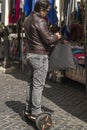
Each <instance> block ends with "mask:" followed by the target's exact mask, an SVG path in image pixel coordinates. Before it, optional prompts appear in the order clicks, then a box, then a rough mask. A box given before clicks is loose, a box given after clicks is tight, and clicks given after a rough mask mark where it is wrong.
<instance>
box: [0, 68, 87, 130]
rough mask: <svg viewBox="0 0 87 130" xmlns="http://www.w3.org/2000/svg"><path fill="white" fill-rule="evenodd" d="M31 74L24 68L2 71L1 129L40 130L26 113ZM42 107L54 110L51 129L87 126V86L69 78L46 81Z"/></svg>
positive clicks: (71, 129)
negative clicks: (31, 122)
mask: <svg viewBox="0 0 87 130" xmlns="http://www.w3.org/2000/svg"><path fill="white" fill-rule="evenodd" d="M27 79H28V76H27V74H25V73H22V72H21V71H20V70H16V71H15V72H14V73H11V74H4V73H3V74H2V73H1V74H0V130H37V129H36V128H35V127H34V126H32V124H30V123H29V122H27V121H26V120H25V118H24V117H23V109H24V107H25V99H26V85H27ZM42 107H43V109H44V110H46V111H48V112H51V114H52V120H53V126H52V128H51V130H87V94H86V92H85V86H83V85H81V84H79V83H75V82H72V81H70V80H66V81H65V82H63V83H53V82H50V81H48V82H47V83H46V86H45V89H44V92H43V97H42Z"/></svg>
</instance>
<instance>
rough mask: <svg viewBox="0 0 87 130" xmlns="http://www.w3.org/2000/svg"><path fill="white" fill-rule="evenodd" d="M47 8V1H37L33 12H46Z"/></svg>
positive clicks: (48, 3)
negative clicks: (41, 10)
mask: <svg viewBox="0 0 87 130" xmlns="http://www.w3.org/2000/svg"><path fill="white" fill-rule="evenodd" d="M49 6H50V2H49V0H38V1H37V2H36V4H35V6H34V11H36V12H39V11H40V9H43V10H46V9H47V8H48V7H49Z"/></svg>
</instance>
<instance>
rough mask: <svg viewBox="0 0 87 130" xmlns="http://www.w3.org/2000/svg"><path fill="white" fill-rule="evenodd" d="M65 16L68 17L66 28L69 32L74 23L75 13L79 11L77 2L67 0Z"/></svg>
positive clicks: (75, 0)
mask: <svg viewBox="0 0 87 130" xmlns="http://www.w3.org/2000/svg"><path fill="white" fill-rule="evenodd" d="M65 8H66V11H67V12H66V11H65V15H66V14H67V15H66V26H67V30H68V31H70V30H69V27H70V25H71V24H72V21H73V16H74V12H75V11H76V10H77V9H78V7H77V0H65Z"/></svg>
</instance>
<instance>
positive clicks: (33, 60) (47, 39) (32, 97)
mask: <svg viewBox="0 0 87 130" xmlns="http://www.w3.org/2000/svg"><path fill="white" fill-rule="evenodd" d="M50 6H51V5H50V3H49V1H48V0H39V1H37V2H36V4H35V6H34V11H33V12H31V14H30V15H29V16H28V17H27V18H26V19H25V22H24V28H25V34H26V37H27V39H28V45H29V53H28V54H27V56H26V57H27V60H28V61H29V65H30V67H31V68H30V71H31V72H32V75H31V76H30V77H29V79H30V80H29V83H30V85H29V86H28V89H27V99H26V113H27V114H31V117H33V116H38V114H40V113H42V110H41V98H42V91H43V89H44V85H45V79H46V75H47V72H48V53H49V48H50V46H51V45H52V44H55V42H56V41H58V40H59V39H60V38H61V35H60V34H59V33H56V34H54V35H53V34H51V33H50V32H49V30H48V25H47V22H46V20H45V17H46V15H47V13H48V12H49V10H50Z"/></svg>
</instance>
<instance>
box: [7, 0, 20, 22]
mask: <svg viewBox="0 0 87 130" xmlns="http://www.w3.org/2000/svg"><path fill="white" fill-rule="evenodd" d="M9 11H10V13H9V23H16V22H17V21H18V19H19V14H20V0H10V10H9Z"/></svg>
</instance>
